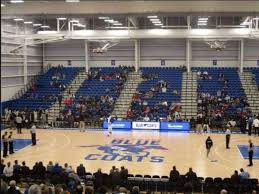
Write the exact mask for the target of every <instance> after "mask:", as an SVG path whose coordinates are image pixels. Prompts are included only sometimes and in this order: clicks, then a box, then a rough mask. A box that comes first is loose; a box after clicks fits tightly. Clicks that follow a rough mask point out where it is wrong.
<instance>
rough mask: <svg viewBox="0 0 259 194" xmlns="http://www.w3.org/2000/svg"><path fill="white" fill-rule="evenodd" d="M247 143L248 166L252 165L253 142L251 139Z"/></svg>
mask: <svg viewBox="0 0 259 194" xmlns="http://www.w3.org/2000/svg"><path fill="white" fill-rule="evenodd" d="M248 143H249V145H248V157H249V165H248V166H253V155H254V144H253V142H252V140H251V139H250V140H249V141H248Z"/></svg>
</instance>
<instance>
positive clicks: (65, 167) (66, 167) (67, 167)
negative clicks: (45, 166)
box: [64, 163, 73, 174]
mask: <svg viewBox="0 0 259 194" xmlns="http://www.w3.org/2000/svg"><path fill="white" fill-rule="evenodd" d="M64 171H65V173H67V174H69V173H71V172H73V169H72V167H71V166H68V163H65V164H64Z"/></svg>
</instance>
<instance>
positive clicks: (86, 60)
mask: <svg viewBox="0 0 259 194" xmlns="http://www.w3.org/2000/svg"><path fill="white" fill-rule="evenodd" d="M88 71H89V53H88V41H87V40H85V72H87V73H88Z"/></svg>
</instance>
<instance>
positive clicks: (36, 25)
mask: <svg viewBox="0 0 259 194" xmlns="http://www.w3.org/2000/svg"><path fill="white" fill-rule="evenodd" d="M32 25H33V26H34V27H38V26H42V24H32Z"/></svg>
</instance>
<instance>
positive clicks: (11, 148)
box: [8, 132, 14, 154]
mask: <svg viewBox="0 0 259 194" xmlns="http://www.w3.org/2000/svg"><path fill="white" fill-rule="evenodd" d="M12 136H13V132H10V134H9V136H8V143H9V154H13V153H14V151H13V137H12Z"/></svg>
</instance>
